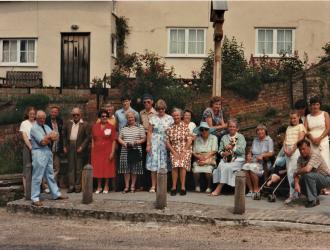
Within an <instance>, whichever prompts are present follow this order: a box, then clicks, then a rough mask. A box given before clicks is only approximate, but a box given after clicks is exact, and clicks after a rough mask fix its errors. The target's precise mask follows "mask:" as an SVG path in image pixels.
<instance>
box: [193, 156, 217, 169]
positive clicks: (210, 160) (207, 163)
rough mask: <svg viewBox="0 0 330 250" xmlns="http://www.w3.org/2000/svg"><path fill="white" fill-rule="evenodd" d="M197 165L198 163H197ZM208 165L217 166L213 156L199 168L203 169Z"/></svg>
mask: <svg viewBox="0 0 330 250" xmlns="http://www.w3.org/2000/svg"><path fill="white" fill-rule="evenodd" d="M200 154H201V155H203V154H207V153H200ZM197 164H198V163H197ZM208 165H212V166H216V165H217V162H216V160H215V156H212V157H210V158H208V159H207V160H206V161H205V165H202V166H200V165H199V166H200V167H204V166H208Z"/></svg>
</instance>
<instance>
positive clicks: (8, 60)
mask: <svg viewBox="0 0 330 250" xmlns="http://www.w3.org/2000/svg"><path fill="white" fill-rule="evenodd" d="M36 45H37V40H36V39H0V65H2V66H35V65H36Z"/></svg>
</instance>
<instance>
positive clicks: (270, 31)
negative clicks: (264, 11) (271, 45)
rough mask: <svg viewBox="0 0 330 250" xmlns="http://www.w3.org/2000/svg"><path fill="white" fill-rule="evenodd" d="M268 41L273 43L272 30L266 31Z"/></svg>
mask: <svg viewBox="0 0 330 250" xmlns="http://www.w3.org/2000/svg"><path fill="white" fill-rule="evenodd" d="M266 41H267V42H273V31H272V30H266Z"/></svg>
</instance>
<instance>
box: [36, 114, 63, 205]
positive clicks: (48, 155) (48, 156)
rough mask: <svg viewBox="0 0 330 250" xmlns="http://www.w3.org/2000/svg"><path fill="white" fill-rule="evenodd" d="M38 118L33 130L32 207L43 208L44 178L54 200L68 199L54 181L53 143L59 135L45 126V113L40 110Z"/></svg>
mask: <svg viewBox="0 0 330 250" xmlns="http://www.w3.org/2000/svg"><path fill="white" fill-rule="evenodd" d="M36 117H37V122H36V123H35V124H34V125H33V127H32V129H31V144H32V166H33V169H32V185H31V200H32V205H34V206H37V207H41V206H42V205H43V204H42V202H41V201H40V198H39V196H40V184H41V181H42V177H43V176H44V177H45V178H46V180H47V183H48V186H49V189H50V192H51V194H52V197H53V199H55V200H56V199H67V197H65V196H62V195H61V193H60V191H59V189H58V186H57V184H56V181H55V179H54V170H53V154H52V151H51V143H52V142H55V141H56V140H57V139H58V133H56V132H54V131H52V130H51V128H50V127H49V126H47V125H45V120H46V113H45V112H44V111H42V110H39V111H38V112H37V116H36Z"/></svg>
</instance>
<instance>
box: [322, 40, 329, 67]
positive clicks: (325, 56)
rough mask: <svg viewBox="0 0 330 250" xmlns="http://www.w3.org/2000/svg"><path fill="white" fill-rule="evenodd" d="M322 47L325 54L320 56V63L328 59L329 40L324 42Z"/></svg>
mask: <svg viewBox="0 0 330 250" xmlns="http://www.w3.org/2000/svg"><path fill="white" fill-rule="evenodd" d="M322 49H323V50H324V53H325V55H324V56H322V57H321V61H320V62H321V63H324V62H328V61H330V42H328V43H326V44H325V45H324V46H323V47H322Z"/></svg>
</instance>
